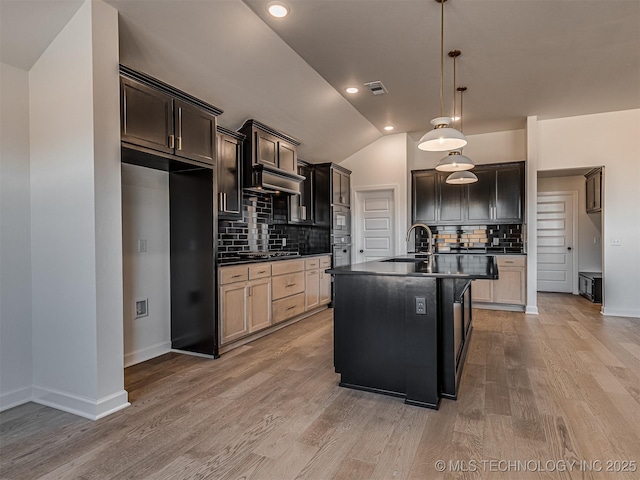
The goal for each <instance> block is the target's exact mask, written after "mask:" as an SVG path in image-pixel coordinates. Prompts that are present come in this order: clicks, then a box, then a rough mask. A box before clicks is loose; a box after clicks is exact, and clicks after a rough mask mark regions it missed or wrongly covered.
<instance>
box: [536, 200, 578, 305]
mask: <svg viewBox="0 0 640 480" xmlns="http://www.w3.org/2000/svg"><path fill="white" fill-rule="evenodd" d="M537 212H538V215H537V229H538V291H539V292H566V293H573V284H574V278H573V277H574V274H573V261H574V249H573V235H574V232H573V194H571V193H557V194H545V193H539V194H538V208H537Z"/></svg>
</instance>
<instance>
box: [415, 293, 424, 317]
mask: <svg viewBox="0 0 640 480" xmlns="http://www.w3.org/2000/svg"><path fill="white" fill-rule="evenodd" d="M426 314H427V302H426V300H425V298H424V297H416V315H426Z"/></svg>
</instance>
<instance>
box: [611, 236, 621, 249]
mask: <svg viewBox="0 0 640 480" xmlns="http://www.w3.org/2000/svg"><path fill="white" fill-rule="evenodd" d="M611 246H612V247H620V246H622V240H620V239H619V238H612V239H611Z"/></svg>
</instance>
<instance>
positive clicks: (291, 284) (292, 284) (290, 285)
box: [286, 283, 296, 288]
mask: <svg viewBox="0 0 640 480" xmlns="http://www.w3.org/2000/svg"><path fill="white" fill-rule="evenodd" d="M295 286H296V284H295V283H290V284H289V285H287V286H286V287H287V288H289V287H295Z"/></svg>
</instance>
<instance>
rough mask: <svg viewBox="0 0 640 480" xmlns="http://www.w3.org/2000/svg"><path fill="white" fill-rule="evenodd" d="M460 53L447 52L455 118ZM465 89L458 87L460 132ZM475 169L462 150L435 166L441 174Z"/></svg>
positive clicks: (450, 154)
mask: <svg viewBox="0 0 640 480" xmlns="http://www.w3.org/2000/svg"><path fill="white" fill-rule="evenodd" d="M461 53H462V52H460V50H452V51H450V52H449V56H450V57H451V58H453V116H454V117H455V116H456V96H457V93H456V58H458V57H459V56H460V54H461ZM466 89H467V87H460V88H458V91H459V92H460V131H461V132H462V92H463V91H464V90H466ZM473 167H475V165H474V163H473V161H471V159H470V158H469V157H465V156H464V155H462V149H459V150H453V151H451V152H449V155H447V156H446V157H444V158H442V159H440V161H439V162H438V164H437V165H436V170H439V171H441V172H460V171H462V170H471V169H472V168H473Z"/></svg>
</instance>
